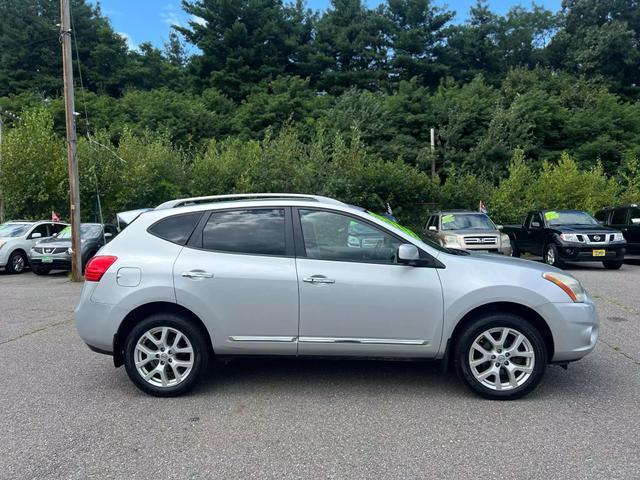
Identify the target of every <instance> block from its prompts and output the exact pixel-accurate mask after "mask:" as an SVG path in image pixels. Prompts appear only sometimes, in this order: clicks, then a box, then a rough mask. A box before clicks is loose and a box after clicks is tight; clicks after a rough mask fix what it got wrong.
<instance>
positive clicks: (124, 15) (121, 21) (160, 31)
mask: <svg viewBox="0 0 640 480" xmlns="http://www.w3.org/2000/svg"><path fill="white" fill-rule="evenodd" d="M560 2H561V0H537V2H536V3H537V4H538V5H542V6H544V7H545V8H548V9H549V10H553V11H556V10H558V9H559V8H560ZM367 3H368V4H369V5H371V6H375V5H378V4H379V3H381V2H380V1H378V0H368V2H367ZM329 4H330V0H307V5H308V6H309V7H310V8H312V9H314V10H324V9H326V8H327V7H328V6H329ZM436 4H437V5H445V4H446V5H447V6H448V8H449V9H450V10H454V11H456V12H457V20H458V21H464V19H465V18H466V15H467V12H468V11H469V7H470V6H471V5H473V4H475V0H449V1H448V2H447V1H442V2H441V1H438V0H436ZM100 5H101V6H102V11H103V13H104V14H105V15H107V16H108V17H109V18H110V19H111V23H112V24H113V27H114V29H115V30H116V32H118V33H120V34H122V35H124V36H125V37H126V38H127V40H128V42H129V46H130V48H135V47H136V46H137V45H138V44H140V43H141V42H144V41H151V43H153V44H154V45H155V46H157V47H162V45H163V44H164V42H165V41H166V40H167V38H168V36H169V31H170V28H171V25H172V24H182V25H186V24H187V22H188V21H189V16H188V15H187V14H186V13H185V12H184V11H183V10H182V8H181V3H180V0H100ZM515 5H523V6H525V7H530V6H531V1H530V0H526V1H515V0H489V6H490V7H491V9H492V10H494V11H495V12H498V13H505V12H506V11H508V10H509V8H511V7H513V6H515Z"/></svg>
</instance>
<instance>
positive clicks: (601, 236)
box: [587, 233, 607, 243]
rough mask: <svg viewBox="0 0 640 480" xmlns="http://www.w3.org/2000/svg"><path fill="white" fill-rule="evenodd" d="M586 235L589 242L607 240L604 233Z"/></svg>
mask: <svg viewBox="0 0 640 480" xmlns="http://www.w3.org/2000/svg"><path fill="white" fill-rule="evenodd" d="M587 237H588V238H589V241H590V242H591V243H598V242H602V243H604V242H606V241H607V235H606V234H604V233H593V234H592V233H590V234H589V235H587Z"/></svg>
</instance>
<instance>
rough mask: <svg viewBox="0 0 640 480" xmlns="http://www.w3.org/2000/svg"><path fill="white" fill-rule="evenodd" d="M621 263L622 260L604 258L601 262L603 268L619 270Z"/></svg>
mask: <svg viewBox="0 0 640 480" xmlns="http://www.w3.org/2000/svg"><path fill="white" fill-rule="evenodd" d="M623 263H624V262H621V261H617V260H606V261H604V262H602V264H603V265H604V268H606V269H607V270H620V267H622V264H623Z"/></svg>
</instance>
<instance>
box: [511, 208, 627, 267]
mask: <svg viewBox="0 0 640 480" xmlns="http://www.w3.org/2000/svg"><path fill="white" fill-rule="evenodd" d="M503 231H504V232H505V233H507V234H508V235H509V237H511V245H512V247H513V252H514V256H519V255H520V254H522V253H525V252H526V253H531V254H533V255H542V257H543V259H544V261H545V262H546V263H547V264H549V265H553V266H555V267H559V268H562V267H563V266H564V264H565V262H600V261H601V262H602V263H603V265H604V266H605V268H608V269H613V270H616V269H618V268H620V267H621V266H622V264H623V262H624V254H625V247H626V242H625V240H624V237H623V236H622V232H620V231H618V230H615V229H613V228H610V227H605V226H603V225H600V224H599V223H598V221H597V220H596V219H594V218H593V217H592V216H591V215H589V214H588V213H587V212H582V211H579V210H536V211H532V212H529V213H528V214H527V216H526V217H525V219H524V222H523V223H522V225H505V226H504V227H503Z"/></svg>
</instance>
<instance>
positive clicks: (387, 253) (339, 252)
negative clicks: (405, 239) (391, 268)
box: [300, 210, 402, 263]
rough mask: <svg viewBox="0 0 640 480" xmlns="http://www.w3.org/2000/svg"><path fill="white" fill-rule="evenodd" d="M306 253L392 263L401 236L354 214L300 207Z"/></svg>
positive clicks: (342, 258) (335, 258)
mask: <svg viewBox="0 0 640 480" xmlns="http://www.w3.org/2000/svg"><path fill="white" fill-rule="evenodd" d="M300 222H301V223H302V235H303V237H304V246H305V251H306V254H307V257H309V258H316V259H319V260H342V261H352V262H382V263H395V261H396V251H397V249H398V247H399V246H400V244H401V243H402V242H401V241H400V240H398V239H396V238H395V237H393V236H391V235H389V234H388V233H386V232H384V231H382V230H380V229H378V228H376V227H374V226H372V225H370V224H368V223H366V222H361V221H358V220H356V219H354V218H353V217H349V216H347V215H342V214H339V213H333V212H324V211H317V210H300Z"/></svg>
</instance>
